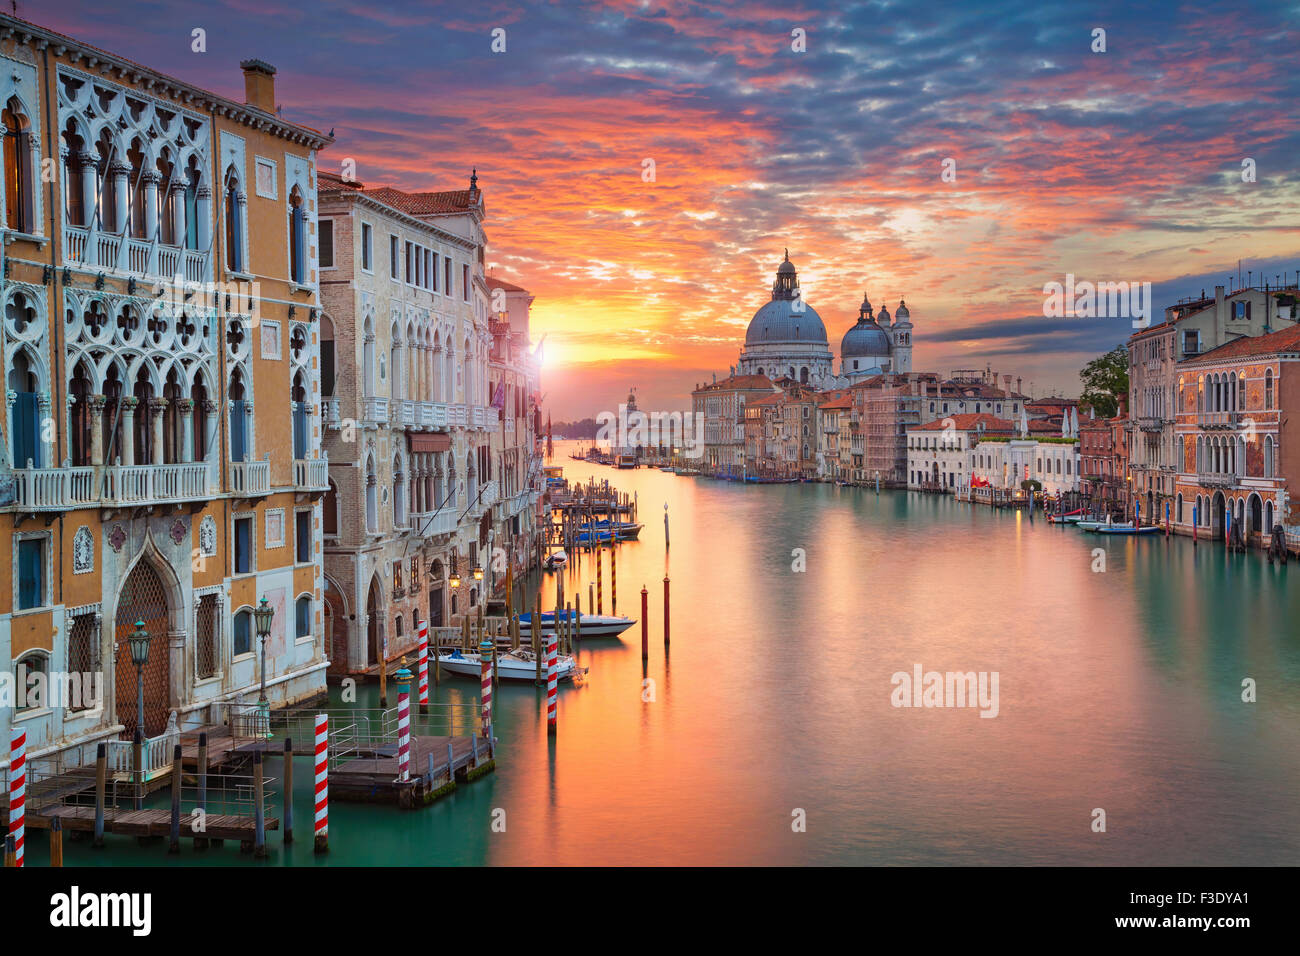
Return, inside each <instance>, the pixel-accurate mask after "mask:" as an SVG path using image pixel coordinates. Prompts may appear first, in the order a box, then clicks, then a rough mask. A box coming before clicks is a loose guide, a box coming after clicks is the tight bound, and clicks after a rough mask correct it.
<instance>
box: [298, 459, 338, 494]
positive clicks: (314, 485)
mask: <svg viewBox="0 0 1300 956" xmlns="http://www.w3.org/2000/svg"><path fill="white" fill-rule="evenodd" d="M293 484H294V487H295V488H299V489H301V490H304V491H325V490H327V489H328V488H329V484H330V462H329V459H328V458H295V459H294V461H293Z"/></svg>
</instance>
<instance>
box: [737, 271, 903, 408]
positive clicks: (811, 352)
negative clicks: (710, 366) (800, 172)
mask: <svg viewBox="0 0 1300 956" xmlns="http://www.w3.org/2000/svg"><path fill="white" fill-rule="evenodd" d="M911 370H912V322H911V315H910V313H909V312H908V309H907V305H906V303H904V302H902V301H900V302H899V303H898V311H897V312H896V314H895V315H894V316H893V318H892V320H891V317H890V315H889V312H888V310H887V309H885V308H883V307H882V308H881V309H880V312H879V313H878V314H877V313H875V312H874V310H873V309H872V306H871V302H870V301H869V300H868V299H867V297H866V296H865V295H864V296H863V298H862V305H861V307H860V308H859V309H858V318H857V322H856V324H854V325H853V326H852V327H850V328H849V330H848V331H847V332H845V333H844V337H843V339H842V340H841V341H840V361H839V371H838V373H837V372H836V371H835V356H834V355H833V354H832V353H831V349H830V340H829V339H828V338H827V335H826V326H825V324H824V323H823V322H822V318H821V316H820V315H818V314H817V311H816V310H815V309H814V308H813V307H812V306H810V305H808V304H807V303H806V302H805V301H804V299H803V296H802V293H801V291H800V288H799V274H798V272H797V271H796V269H795V267H794V263H792V262H791V261H790V254H789V251H788V250H787V252H786V256H785V259H784V261H782V262H781V264H780V265H779V266H778V267H777V270H776V281H775V282H773V284H772V297H771V299H770V300H769V301H768V302H765V303H764V304H763V305H762V306H761V307H760V308H759V310H758V311H757V312H755V313H754V317H753V318H752V319H751V320H750V322H749V328H748V329H747V330H746V332H745V345H744V348H743V349H742V350H741V353H740V360H739V363H738V365H737V367H736V369H735V374H738V375H762V376H765V377H767V378H768V379H770V380H772V381H773V382H776V381H779V380H781V379H786V378H788V379H792V380H794V381H796V382H798V383H800V384H802V385H811V386H813V387H814V388H817V389H823V390H824V389H829V388H839V387H845V386H848V385H852V384H854V383H855V382H860V381H863V380H865V379H867V378H870V377H871V376H874V375H881V374H885V373H891V372H910V371H911Z"/></svg>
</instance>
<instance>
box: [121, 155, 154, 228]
mask: <svg viewBox="0 0 1300 956" xmlns="http://www.w3.org/2000/svg"><path fill="white" fill-rule="evenodd" d="M126 159H127V164H128V165H129V166H130V167H131V169H130V172H128V173H127V175H128V176H129V177H130V179H129V180H128V181H127V189H128V190H130V196H131V201H130V204H129V205H128V206H127V216H128V217H129V219H130V222H129V223H128V225H129V230H128V231H129V232H130V235H131V237H132V238H133V239H145V238H150V237H148V236H147V234H146V233H147V231H148V230H147V229H146V215H145V203H146V197H145V181H144V178H145V160H144V150H143V149H141V148H140V141H139V140H134V141H132V143H131V148H130V149H128V150H127V151H126Z"/></svg>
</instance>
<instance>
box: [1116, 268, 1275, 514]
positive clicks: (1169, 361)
mask: <svg viewBox="0 0 1300 956" xmlns="http://www.w3.org/2000/svg"><path fill="white" fill-rule="evenodd" d="M1295 292H1296V290H1295V289H1290V290H1268V289H1257V288H1245V289H1240V290H1238V291H1236V292H1232V293H1228V292H1226V290H1225V287H1224V286H1216V287H1215V289H1214V297H1213V298H1207V297H1206V296H1204V295H1202V296H1201V297H1200V298H1198V299H1193V300H1189V301H1185V302H1179V303H1177V304H1175V305H1172V306H1168V307H1167V308H1166V309H1165V312H1164V317H1163V319H1162V321H1160V322H1159V323H1156V324H1153V325H1152V326H1151V327H1149V328H1146V329H1142V330H1140V331H1137V332H1134V333H1133V335H1131V336H1130V337H1129V340H1128V350H1129V396H1130V401H1129V408H1130V409H1131V417H1130V419H1129V423H1128V427H1129V430H1130V436H1131V445H1130V448H1131V452H1132V465H1131V469H1132V478H1133V482H1132V490H1133V493H1134V494H1135V495H1137V496H1140V497H1141V499H1142V513H1143V514H1144V515H1151V514H1154V513H1156V512H1159V513H1160V514H1161V515H1163V513H1164V507H1163V502H1165V501H1167V500H1171V499H1172V497H1173V496H1174V495H1175V494H1176V491H1175V476H1176V474H1177V473H1178V472H1180V471H1181V470H1182V462H1181V459H1180V455H1181V449H1180V448H1179V447H1178V443H1177V442H1176V440H1175V431H1176V425H1175V411H1174V410H1175V406H1176V391H1177V379H1178V375H1179V374H1180V373H1179V371H1178V365H1179V363H1181V362H1183V361H1186V360H1189V359H1194V358H1196V357H1197V356H1200V355H1203V354H1204V353H1206V352H1209V351H1211V350H1213V349H1216V348H1218V347H1219V346H1221V345H1223V344H1225V343H1227V342H1231V341H1234V340H1237V339H1241V338H1247V337H1251V336H1258V335H1265V334H1267V333H1269V332H1274V331H1278V330H1280V329H1283V328H1288V327H1290V326H1293V325H1294V324H1295V318H1294V317H1293V315H1292V309H1293V306H1290V305H1285V306H1284V305H1281V304H1280V300H1281V299H1283V297H1285V298H1286V299H1287V300H1288V301H1290V300H1293V298H1294V295H1295ZM1188 520H1189V521H1190V517H1189V519H1188ZM1189 527H1190V526H1189Z"/></svg>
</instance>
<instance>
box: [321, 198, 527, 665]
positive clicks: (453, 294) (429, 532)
mask: <svg viewBox="0 0 1300 956" xmlns="http://www.w3.org/2000/svg"><path fill="white" fill-rule="evenodd" d="M322 186H323V188H322V196H321V219H322V224H323V229H322V237H323V238H322V257H323V261H324V263H326V264H325V265H323V266H322V276H323V282H322V287H323V291H322V303H323V305H324V308H325V312H326V319H327V323H328V324H327V325H326V326H325V328H326V332H327V335H328V336H329V340H328V341H327V344H326V349H325V351H326V354H327V356H328V358H327V361H326V362H325V365H326V368H327V370H328V373H329V374H328V380H327V383H326V384H327V386H328V387H327V390H326V395H327V401H326V405H327V409H328V411H327V416H326V422H327V426H328V431H327V435H326V449H327V451H328V452H329V457H330V464H331V467H330V492H329V495H328V496H327V498H326V502H325V512H326V515H325V518H326V521H325V536H326V540H325V557H324V560H325V577H326V581H327V589H326V599H327V605H328V608H329V617H330V622H331V626H330V635H331V648H332V652H331V665H332V670H333V671H334V672H336V673H349V672H364V671H368V670H370V669H372V668H375V667H376V666H377V665H378V663H379V661H380V660H381V659H383V658H386V659H392V658H393V657H396V656H398V655H401V654H404V653H410V652H412V651H413V650H414V649H415V645H416V641H417V622H418V621H422V620H427V621H429V622H430V624H431V626H435V627H437V626H441V625H444V624H453V623H456V621H457V620H458V619H459V617H460V616H462V615H464V614H465V613H476V611H477V608H478V606H479V604H480V603H481V602H482V601H483V600H484V597H485V595H484V582H483V581H476V580H474V578H473V576H472V575H471V574H470V573H469V572H470V571H471V570H472V569H473V568H476V567H479V568H482V567H485V566H486V565H488V564H489V559H490V552H489V551H488V548H489V543H490V538H491V536H492V532H493V531H494V530H500V529H499V528H494V525H493V521H492V519H491V518H488V517H487V516H488V515H489V514H490V513H492V510H493V508H494V507H495V506H497V505H498V503H499V499H500V496H501V490H502V488H503V487H506V488H509V489H512V490H513V491H514V492H515V495H512V496H511V497H510V499H509V500H508V501H506V502H505V505H504V507H505V508H507V509H514V508H516V507H517V506H518V504H519V500H518V499H517V497H516V496H517V495H519V494H521V493H522V492H524V491H525V489H526V487H528V486H529V483H528V482H527V480H526V478H527V469H528V468H529V467H530V461H529V459H528V458H527V457H523V458H521V457H520V456H519V455H518V453H517V452H518V449H517V447H516V446H515V445H514V444H513V438H512V446H511V449H510V451H511V455H510V458H509V459H508V460H507V459H506V458H505V457H504V452H505V451H506V449H505V448H504V446H503V445H501V444H500V442H501V439H500V438H499V437H497V435H498V431H499V430H503V421H502V417H501V412H502V410H503V409H502V408H501V407H493V406H492V400H493V397H494V396H493V391H494V390H496V389H497V388H498V386H499V387H500V391H501V398H502V401H503V402H504V400H505V397H506V395H507V394H509V397H510V402H511V405H510V413H511V414H510V418H511V420H512V422H515V423H517V422H518V421H519V419H521V418H526V417H529V416H530V414H531V412H532V409H531V408H530V407H529V406H528V404H527V403H528V402H529V396H530V395H531V394H533V393H532V392H531V391H530V390H529V389H528V388H527V386H526V385H525V387H524V388H523V389H520V387H519V384H520V378H521V374H520V373H519V372H517V371H515V370H513V369H512V370H510V371H509V372H507V363H508V362H509V363H510V364H511V365H513V363H514V362H515V359H514V358H513V357H512V356H513V353H512V352H511V351H510V349H511V346H512V338H513V336H512V333H511V330H510V323H509V321H508V320H504V321H503V320H494V321H498V322H501V327H499V328H497V329H495V330H494V329H493V328H492V327H491V325H490V320H489V315H488V312H487V309H486V303H487V291H488V290H487V286H486V283H485V281H481V277H480V263H481V261H482V247H483V244H484V242H485V241H486V238H485V236H484V234H483V231H482V228H481V223H482V219H483V216H484V214H485V210H484V201H483V194H482V191H481V190H479V189H478V184H477V178H476V177H473V178H471V183H470V188H469V189H468V190H455V191H451V192H403V191H401V190H398V189H395V188H391V187H382V188H375V189H368V188H365V187H364V186H363V185H362V184H361V183H359V182H355V181H345V180H344V179H342V178H341V177H338V176H334V175H323V176H322ZM455 210H460V213H459V217H463V218H465V219H468V220H469V221H470V223H471V224H472V225H473V226H475V227H476V228H466V227H465V226H464V224H463V223H461V224H460V228H452V226H453V225H454V224H455V223H456V220H457V218H458V217H457V216H456V215H454V211H455ZM501 304H502V305H503V306H505V305H508V299H507V301H503V302H502V303H501ZM516 309H517V310H518V306H516ZM506 311H507V312H508V311H509V310H508V308H507V310H506ZM494 331H495V333H496V335H495V336H494V334H493V333H494ZM494 347H498V350H497V353H496V362H495V370H494V369H493V368H492V364H493V363H492V359H493V349H494ZM529 374H530V373H529V371H528V370H526V369H525V370H523V371H522V378H523V379H524V380H525V381H526V380H527V378H528V375H529ZM516 427H517V426H516ZM494 438H496V443H497V447H496V448H495V449H494V448H493V439H494ZM517 514H518V511H515V512H514V513H513V514H512V515H511V519H510V524H511V526H512V527H513V525H514V522H513V518H514V517H515V516H517ZM510 537H511V538H512V548H511V549H512V550H514V547H513V545H514V544H515V543H517V542H513V536H510ZM504 540H505V538H500V539H498V541H504ZM453 574H456V575H457V576H458V577H459V578H460V580H461V581H462V584H461V587H460V589H459V590H457V589H453V588H451V587H450V580H451V578H452V575H453Z"/></svg>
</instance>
